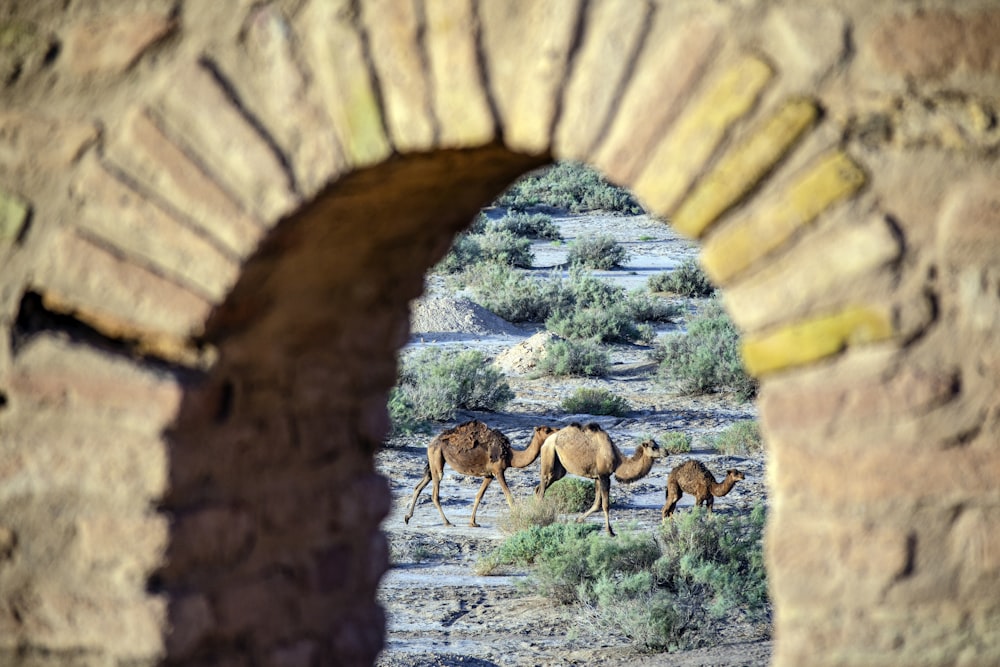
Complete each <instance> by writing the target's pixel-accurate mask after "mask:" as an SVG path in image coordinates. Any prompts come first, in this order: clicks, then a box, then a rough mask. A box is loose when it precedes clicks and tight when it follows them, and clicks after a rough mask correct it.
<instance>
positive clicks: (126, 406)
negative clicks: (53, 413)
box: [10, 335, 184, 435]
mask: <svg viewBox="0 0 1000 667" xmlns="http://www.w3.org/2000/svg"><path fill="white" fill-rule="evenodd" d="M10 390H11V394H12V397H13V400H15V401H16V402H17V404H18V405H34V406H37V407H39V408H41V409H53V410H58V411H72V412H84V413H86V414H89V415H91V417H92V418H94V419H103V420H107V421H108V423H114V424H117V425H120V426H124V427H126V428H129V429H131V430H135V431H136V432H140V433H145V434H147V435H159V434H160V433H161V432H162V431H163V429H165V428H166V427H167V425H168V424H170V423H171V422H172V421H173V420H174V418H175V417H176V416H177V413H178V411H179V409H180V405H181V400H182V398H183V396H184V392H183V388H182V387H181V384H180V382H179V381H178V380H177V378H175V377H171V376H168V375H165V374H161V373H157V372H155V371H152V370H148V369H145V368H142V367H141V366H139V365H137V364H133V363H130V362H128V361H126V360H124V359H122V358H121V357H117V356H112V355H110V354H108V353H106V352H102V351H99V350H97V349H95V348H93V347H89V346H84V345H76V344H73V343H71V342H68V341H66V340H64V339H62V338H60V337H56V336H52V335H38V336H35V337H33V338H32V339H31V341H30V342H28V343H27V344H26V345H25V346H24V347H23V348H21V349H20V350H19V352H18V355H17V358H16V359H15V362H14V364H13V367H12V369H11V374H10Z"/></svg>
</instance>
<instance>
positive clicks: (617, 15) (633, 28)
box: [554, 0, 650, 160]
mask: <svg viewBox="0 0 1000 667" xmlns="http://www.w3.org/2000/svg"><path fill="white" fill-rule="evenodd" d="M647 11H648V8H646V7H643V6H642V5H640V6H639V7H638V8H636V6H635V3H634V0H599V1H597V2H591V3H590V4H589V5H587V7H586V9H585V14H584V19H583V20H584V33H583V37H582V38H581V43H580V46H579V49H578V51H577V53H576V55H575V56H574V59H573V62H574V66H573V69H572V71H571V72H570V74H569V78H568V80H567V82H566V91H565V93H564V94H563V100H562V114H561V116H560V118H559V122H558V126H557V127H556V131H555V141H554V147H555V152H556V154H557V156H558V157H559V158H560V159H574V160H583V159H585V158H586V157H587V156H589V155H590V152H591V149H592V148H593V146H594V144H595V143H596V142H597V140H598V139H599V138H600V133H601V132H603V131H604V129H605V127H604V126H605V124H606V123H607V122H608V121H609V120H610V116H611V114H612V113H613V111H614V110H615V105H616V104H617V103H618V101H619V100H618V94H619V92H620V87H621V85H622V84H623V83H625V81H624V78H625V76H626V74H627V68H628V65H629V63H630V62H631V60H632V57H633V55H634V53H635V51H636V50H637V49H638V48H639V47H640V46H641V41H640V40H641V38H642V36H643V32H644V30H645V29H646V27H647V24H648V22H649V20H650V16H649V14H648V13H647Z"/></svg>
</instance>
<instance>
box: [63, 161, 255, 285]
mask: <svg viewBox="0 0 1000 667" xmlns="http://www.w3.org/2000/svg"><path fill="white" fill-rule="evenodd" d="M72 187H73V192H74V194H75V196H76V197H77V198H78V199H79V200H80V201H81V202H82V204H83V206H82V209H83V210H82V211H81V212H80V215H79V218H78V219H77V224H78V225H79V227H80V229H82V230H85V233H86V234H87V235H88V236H90V237H92V238H95V239H97V240H99V241H100V242H103V243H104V244H107V245H108V246H110V247H113V248H115V249H117V250H118V251H120V252H121V254H123V255H125V256H126V257H128V258H129V259H131V260H132V261H134V262H135V263H136V264H139V265H142V266H145V267H148V268H150V269H151V270H153V271H154V272H156V273H159V274H161V275H163V276H165V277H167V278H169V279H170V280H172V281H174V282H176V283H177V284H178V285H182V286H183V287H185V288H187V289H190V290H192V291H195V292H197V293H198V294H200V295H202V296H203V297H205V298H206V299H210V300H211V301H212V302H213V303H220V302H221V301H223V299H224V298H225V297H226V295H227V294H228V293H229V291H230V289H232V286H233V285H234V284H235V282H236V279H237V277H238V275H239V270H240V266H239V264H237V262H236V260H234V259H232V258H231V257H230V256H227V255H225V254H223V253H222V252H221V251H220V250H219V248H218V247H217V246H215V245H214V244H212V243H210V242H208V241H207V240H206V239H205V238H204V237H203V236H201V235H200V234H198V233H196V232H195V231H194V230H193V229H191V228H190V227H187V226H186V225H185V224H183V223H182V222H181V221H180V220H178V219H176V218H174V217H172V216H171V215H170V214H169V213H167V212H166V211H165V210H163V209H161V208H160V207H158V206H157V205H156V204H154V203H153V202H151V201H149V200H148V199H146V198H144V197H142V196H141V195H140V194H139V193H137V192H136V191H134V190H132V189H131V188H129V187H128V186H127V185H125V184H124V183H122V182H121V181H120V180H118V179H117V178H116V177H115V176H113V175H112V174H110V173H109V172H108V171H107V169H106V168H105V167H104V166H103V165H101V164H100V163H99V162H97V160H88V161H87V162H86V163H85V164H84V165H83V167H82V168H81V170H80V172H79V174H78V176H77V179H76V180H75V182H74V184H73V186H72Z"/></svg>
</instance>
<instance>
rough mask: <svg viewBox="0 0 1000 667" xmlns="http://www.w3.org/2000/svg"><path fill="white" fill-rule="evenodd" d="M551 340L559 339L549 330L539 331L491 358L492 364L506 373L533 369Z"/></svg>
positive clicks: (521, 373) (517, 372)
mask: <svg viewBox="0 0 1000 667" xmlns="http://www.w3.org/2000/svg"><path fill="white" fill-rule="evenodd" d="M553 340H560V338H559V336H557V335H555V334H554V333H552V332H551V331H539V332H538V333H536V334H535V335H534V336H532V337H530V338H528V339H526V340H523V341H521V342H520V343H518V344H517V345H514V346H513V347H509V348H507V349H506V350H504V351H503V352H501V353H500V354H498V355H497V358H496V359H494V360H493V365H494V366H496V367H497V368H499V369H500V370H502V371H504V372H506V373H512V374H517V375H523V374H524V373H528V372H529V371H532V370H534V369H535V367H536V366H537V365H538V362H539V360H540V359H541V358H542V355H543V354H544V353H545V348H546V347H548V346H549V344H550V343H551V342H552V341H553Z"/></svg>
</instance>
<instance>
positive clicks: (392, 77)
mask: <svg viewBox="0 0 1000 667" xmlns="http://www.w3.org/2000/svg"><path fill="white" fill-rule="evenodd" d="M362 18H363V20H364V22H365V27H366V29H367V33H368V40H369V44H370V48H371V53H372V59H373V60H374V62H375V70H376V72H377V73H378V80H379V85H380V87H381V90H382V100H383V104H384V105H385V120H386V125H387V126H388V128H389V135H390V136H391V137H392V143H393V145H394V146H395V147H396V150H398V151H400V152H405V153H408V152H415V151H426V150H428V149H429V148H431V144H432V143H433V141H434V135H435V128H434V116H433V114H432V113H431V106H430V86H429V83H428V81H427V77H426V70H425V69H424V62H423V54H422V52H421V49H420V44H419V42H418V31H419V30H421V29H422V27H423V26H421V25H419V24H418V16H417V7H416V4H415V2H414V0H407V1H404V2H399V1H398V0H370V1H369V2H366V3H364V4H363V5H362Z"/></svg>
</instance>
